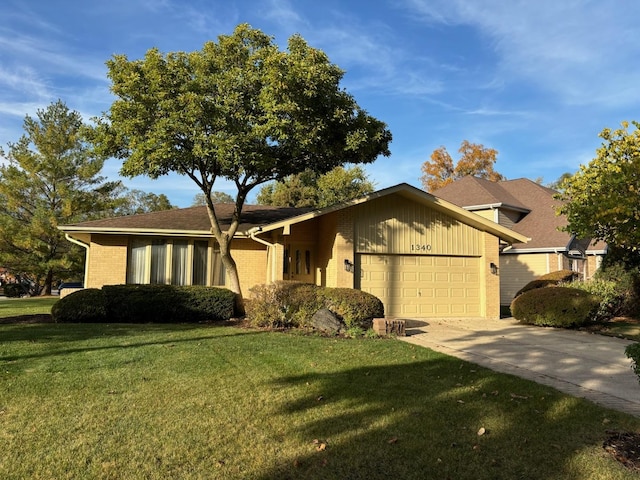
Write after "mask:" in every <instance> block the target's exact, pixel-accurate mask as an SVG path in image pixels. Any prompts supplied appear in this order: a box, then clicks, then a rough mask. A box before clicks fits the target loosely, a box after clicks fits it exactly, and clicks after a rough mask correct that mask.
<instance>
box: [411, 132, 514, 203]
mask: <svg viewBox="0 0 640 480" xmlns="http://www.w3.org/2000/svg"><path fill="white" fill-rule="evenodd" d="M458 153H459V154H460V158H459V159H458V161H457V163H456V164H455V165H454V163H453V158H451V155H450V154H449V152H448V151H447V149H446V148H445V147H439V148H437V149H435V150H434V151H433V153H432V154H431V159H430V160H427V161H426V162H424V163H423V164H422V177H420V181H421V182H422V185H423V187H424V189H425V190H426V191H428V192H432V191H434V190H437V189H439V188H442V187H444V186H445V185H448V184H449V183H451V182H453V181H455V180H458V179H459V178H462V177H466V176H467V175H473V176H476V177H480V178H486V179H487V180H491V181H492V182H498V181H500V180H505V177H503V176H502V175H501V174H499V173H498V172H496V171H495V170H494V169H493V165H494V164H495V163H496V160H497V157H498V151H497V150H494V149H493V148H487V147H485V146H484V145H481V144H477V143H471V142H469V141H467V140H463V141H462V144H461V145H460V148H459V149H458Z"/></svg>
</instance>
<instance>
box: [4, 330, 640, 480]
mask: <svg viewBox="0 0 640 480" xmlns="http://www.w3.org/2000/svg"><path fill="white" fill-rule="evenodd" d="M481 428H484V429H485V433H484V434H483V435H478V432H479V430H480V429H481ZM638 429H640V419H637V418H634V417H631V416H628V415H624V414H622V413H618V412H614V411H611V410H607V409H604V408H600V407H598V406H596V405H594V404H592V403H590V402H588V401H586V400H581V399H576V398H573V397H570V396H567V395H564V394H561V393H559V392H558V391H556V390H553V389H551V388H549V387H545V386H541V385H538V384H535V383H532V382H528V381H525V380H522V379H519V378H515V377H512V376H508V375H503V374H498V373H495V372H492V371H490V370H487V369H483V368H481V367H478V366H476V365H473V364H469V363H466V362H463V361H461V360H458V359H454V358H452V357H448V356H445V355H442V354H439V353H436V352H433V351H431V350H428V349H424V348H420V347H416V346H413V345H409V344H406V343H404V342H400V341H395V340H376V339H361V340H346V339H335V338H322V337H315V336H301V335H295V334H283V333H274V332H264V331H258V330H244V329H239V328H235V327H229V326H224V327H222V326H203V325H200V326H197V325H106V324H97V325H96V324H94V325H73V324H10V325H0V445H1V446H2V455H0V478H3V479H22V478H31V479H39V478H47V479H49V478H56V479H63V478H114V479H116V478H117V479H138V478H140V479H142V478H144V479H165V478H181V479H202V478H207V479H208V478H220V479H287V478H304V479H316V478H317V479H321V478H322V479H360V478H362V479H368V480H374V479H382V478H402V479H414V478H415V479H424V478H434V479H435V478H438V479H440V478H442V479H446V478H452V479H471V478H473V479H509V480H512V479H518V478H523V479H525V478H526V479H550V478H552V479H582V478H584V479H631V478H637V476H636V474H634V473H631V472H629V471H627V470H626V469H625V468H624V467H623V466H622V465H621V464H619V463H618V462H616V461H615V460H613V459H612V458H611V457H610V456H609V455H608V454H606V453H605V452H604V451H603V449H602V442H603V440H604V439H605V437H606V431H607V430H634V431H635V430H638Z"/></svg>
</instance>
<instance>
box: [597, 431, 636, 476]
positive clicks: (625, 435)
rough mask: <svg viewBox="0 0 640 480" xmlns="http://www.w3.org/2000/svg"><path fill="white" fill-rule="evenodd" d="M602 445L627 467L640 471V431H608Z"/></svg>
mask: <svg viewBox="0 0 640 480" xmlns="http://www.w3.org/2000/svg"><path fill="white" fill-rule="evenodd" d="M607 433H608V434H609V438H607V439H606V440H605V441H604V443H603V444H602V447H603V448H604V449H605V451H607V452H608V453H610V454H611V455H613V457H614V458H615V459H616V460H618V461H619V462H620V463H622V464H623V465H624V466H625V467H627V468H629V469H630V470H633V471H634V472H640V433H634V432H615V431H608V432H607Z"/></svg>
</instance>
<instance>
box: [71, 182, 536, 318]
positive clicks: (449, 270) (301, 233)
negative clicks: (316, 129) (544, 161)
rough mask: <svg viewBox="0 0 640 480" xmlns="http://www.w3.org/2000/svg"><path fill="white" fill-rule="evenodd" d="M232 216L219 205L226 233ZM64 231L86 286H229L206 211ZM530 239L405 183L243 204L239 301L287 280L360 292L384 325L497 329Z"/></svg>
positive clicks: (235, 247)
mask: <svg viewBox="0 0 640 480" xmlns="http://www.w3.org/2000/svg"><path fill="white" fill-rule="evenodd" d="M232 210H233V206H232V205H229V204H218V205H216V213H217V215H218V218H219V220H220V223H221V226H222V228H223V229H224V228H227V227H228V225H229V221H230V215H231V212H232ZM60 229H61V230H62V231H64V232H65V233H66V235H67V238H68V239H69V240H71V241H73V242H76V243H79V244H81V245H83V246H84V247H85V248H86V249H87V258H86V272H85V286H86V287H96V288H99V287H102V286H103V285H107V284H123V283H171V284H186V285H189V284H199V285H224V284H225V278H224V277H225V275H224V270H223V268H222V265H221V262H220V254H219V251H218V248H217V246H216V242H215V240H214V239H213V236H212V235H211V233H210V225H209V219H208V216H207V211H206V207H191V208H185V209H179V210H167V211H162V212H154V213H148V214H142V215H132V216H128V217H119V218H107V219H103V220H96V221H89V222H84V223H78V224H75V225H64V226H61V227H60ZM526 240H527V239H526V237H525V236H524V235H521V234H520V233H517V232H514V231H512V230H510V229H508V228H506V227H503V226H500V225H498V224H496V223H494V222H492V221H489V220H486V219H485V218H482V217H480V216H478V215H475V214H473V213H470V212H468V211H466V210H464V209H462V208H460V207H457V206H455V205H453V204H451V203H449V202H446V201H444V200H441V199H438V198H436V197H434V196H432V195H430V194H428V193H425V192H424V191H422V190H419V189H417V188H414V187H412V186H410V185H407V184H400V185H397V186H395V187H391V188H387V189H384V190H381V191H378V192H375V193H372V194H371V195H368V196H366V197H364V198H361V199H358V200H354V201H351V202H348V203H344V204H340V205H336V206H332V207H327V208H324V209H321V210H312V211H310V210H309V209H296V208H277V207H267V206H252V205H246V206H245V208H244V210H243V214H242V219H241V225H240V228H239V230H238V233H237V234H236V237H235V239H234V241H233V244H232V255H233V257H234V259H235V261H236V263H237V266H238V271H239V276H240V281H241V287H242V291H243V293H244V294H245V295H247V294H249V295H250V289H251V287H253V286H255V285H258V284H265V283H271V282H274V281H278V280H297V281H301V282H307V283H315V284H317V285H321V286H327V287H349V288H358V289H362V290H364V291H367V292H370V293H372V294H374V295H376V296H377V297H379V298H380V299H381V300H382V301H383V303H384V305H385V313H386V315H387V316H393V317H400V316H405V317H485V318H498V316H499V298H500V283H499V277H498V276H497V275H496V274H495V273H494V272H492V265H494V266H495V265H497V263H498V262H499V248H500V244H505V243H506V244H511V243H514V242H518V243H522V242H525V241H526Z"/></svg>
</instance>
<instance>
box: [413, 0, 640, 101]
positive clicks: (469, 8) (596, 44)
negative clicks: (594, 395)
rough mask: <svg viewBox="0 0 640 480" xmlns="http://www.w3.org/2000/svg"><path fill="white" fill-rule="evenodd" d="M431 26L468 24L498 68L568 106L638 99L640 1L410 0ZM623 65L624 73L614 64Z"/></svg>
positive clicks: (501, 72)
mask: <svg viewBox="0 0 640 480" xmlns="http://www.w3.org/2000/svg"><path fill="white" fill-rule="evenodd" d="M406 5H407V6H408V7H409V8H410V9H411V10H412V12H414V13H417V14H419V15H421V16H422V18H423V20H424V21H425V22H427V23H429V24H438V23H439V24H444V25H469V26H472V27H475V28H477V29H479V31H480V32H481V33H482V35H484V36H485V37H486V38H488V39H490V40H491V42H492V44H493V48H494V50H495V51H496V52H497V53H498V54H499V55H500V63H499V65H498V69H499V73H500V74H501V75H503V76H506V77H507V78H508V79H510V81H511V82H522V81H525V82H526V81H530V82H533V83H535V84H538V85H542V86H543V87H544V88H545V89H547V91H550V92H555V93H557V94H558V95H559V96H561V97H562V98H563V99H564V102H565V103H567V104H576V105H580V104H604V105H609V106H611V104H616V105H622V104H624V103H625V102H629V101H633V102H634V103H635V102H637V101H638V96H637V90H636V91H634V88H633V87H634V86H635V85H637V83H638V79H640V67H639V66H638V63H637V58H638V55H640V44H638V42H637V40H636V38H637V26H636V24H637V18H638V15H639V14H640V4H637V3H633V2H627V3H625V5H624V8H620V4H619V3H618V2H614V1H613V0H611V1H609V0H602V1H599V2H594V1H588V0H572V1H557V0H538V1H535V2H531V1H526V0H520V1H510V2H504V1H502V0H408V1H407V3H406ZM620 63H623V64H624V63H626V64H628V66H629V69H628V71H627V72H625V73H624V75H621V74H620V72H618V71H616V69H615V65H619V64H620Z"/></svg>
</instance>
